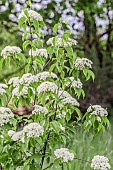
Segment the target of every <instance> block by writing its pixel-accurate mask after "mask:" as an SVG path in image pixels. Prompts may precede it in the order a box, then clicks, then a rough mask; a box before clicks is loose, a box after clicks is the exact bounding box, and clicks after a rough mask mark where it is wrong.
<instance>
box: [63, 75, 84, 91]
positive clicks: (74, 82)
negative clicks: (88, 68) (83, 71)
mask: <svg viewBox="0 0 113 170" xmlns="http://www.w3.org/2000/svg"><path fill="white" fill-rule="evenodd" d="M69 79H70V81H71V82H68V83H67V84H66V86H67V87H69V86H72V87H73V88H82V83H81V81H80V79H78V80H75V79H74V77H70V78H69Z"/></svg>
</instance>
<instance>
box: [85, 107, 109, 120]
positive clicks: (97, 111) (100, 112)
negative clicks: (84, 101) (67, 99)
mask: <svg viewBox="0 0 113 170" xmlns="http://www.w3.org/2000/svg"><path fill="white" fill-rule="evenodd" d="M87 112H89V113H90V114H91V115H96V116H100V117H102V116H107V115H108V112H107V110H106V109H104V108H102V107H101V106H100V105H93V106H90V107H89V108H88V109H87Z"/></svg>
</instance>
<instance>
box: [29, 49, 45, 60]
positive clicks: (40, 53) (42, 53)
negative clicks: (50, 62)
mask: <svg viewBox="0 0 113 170" xmlns="http://www.w3.org/2000/svg"><path fill="white" fill-rule="evenodd" d="M29 55H31V50H30V51H29ZM32 56H33V57H36V56H41V57H44V58H47V57H48V54H47V50H46V49H36V50H35V51H34V50H32Z"/></svg>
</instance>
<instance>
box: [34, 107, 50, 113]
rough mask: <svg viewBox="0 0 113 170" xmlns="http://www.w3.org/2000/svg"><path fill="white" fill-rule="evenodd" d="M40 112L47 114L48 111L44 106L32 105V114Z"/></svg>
mask: <svg viewBox="0 0 113 170" xmlns="http://www.w3.org/2000/svg"><path fill="white" fill-rule="evenodd" d="M37 113H38V114H40V113H45V114H47V113H48V110H47V108H46V107H42V106H39V105H35V106H34V110H33V111H32V114H37Z"/></svg>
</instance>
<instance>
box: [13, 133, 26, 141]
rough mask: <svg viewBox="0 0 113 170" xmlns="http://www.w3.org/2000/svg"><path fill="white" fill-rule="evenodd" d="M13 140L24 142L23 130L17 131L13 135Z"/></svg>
mask: <svg viewBox="0 0 113 170" xmlns="http://www.w3.org/2000/svg"><path fill="white" fill-rule="evenodd" d="M11 137H12V140H13V141H18V140H20V141H22V142H24V136H23V131H19V132H15V133H14V134H13V135H12V136H11Z"/></svg>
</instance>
